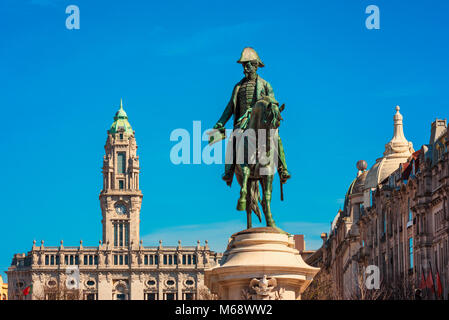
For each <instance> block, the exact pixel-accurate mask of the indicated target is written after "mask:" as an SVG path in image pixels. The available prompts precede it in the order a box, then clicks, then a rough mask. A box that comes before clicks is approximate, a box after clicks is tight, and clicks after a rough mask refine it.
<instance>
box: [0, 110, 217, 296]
mask: <svg viewBox="0 0 449 320" xmlns="http://www.w3.org/2000/svg"><path fill="white" fill-rule="evenodd" d="M107 134H108V136H107V140H106V145H105V153H106V154H105V156H104V158H103V190H102V191H101V193H100V206H101V211H102V225H103V240H102V241H100V243H99V245H98V246H95V247H90V246H89V247H87V246H83V243H82V241H81V242H80V245H79V246H75V247H68V246H67V247H66V246H64V244H63V242H62V241H61V244H60V245H59V246H56V247H47V246H44V241H42V242H41V243H40V245H36V241H34V242H33V247H32V249H31V251H29V252H28V253H27V254H16V255H14V258H13V260H12V264H11V266H10V267H9V269H8V271H7V275H8V281H9V283H10V286H9V298H10V299H34V300H38V299H87V300H96V299H99V300H111V299H112V300H127V299H132V300H144V299H145V300H190V299H196V298H198V295H199V292H200V289H201V287H202V286H203V279H204V278H203V274H204V269H205V268H208V267H211V266H213V265H215V264H216V263H218V261H219V259H220V258H221V255H220V254H217V253H215V252H212V251H211V250H210V249H209V247H208V244H207V241H206V243H205V245H200V243H199V241H198V243H197V245H196V246H186V247H184V246H182V245H181V241H179V242H178V245H177V246H174V247H167V246H163V245H162V242H161V241H160V242H159V246H157V247H146V246H143V243H142V240H140V235H139V225H140V207H141V203H142V192H141V190H140V189H139V171H140V167H139V157H138V155H137V144H136V139H135V132H134V131H133V130H132V128H131V125H130V124H129V122H128V116H127V114H126V112H125V111H124V110H123V107H122V103H120V109H119V110H118V111H117V113H116V114H115V117H114V122H113V124H112V126H111V128H110V129H109V130H108V132H107ZM31 284H32V290H30V291H31V292H30V294H28V295H24V294H23V290H24V289H25V288H26V287H28V286H30V285H31Z"/></svg>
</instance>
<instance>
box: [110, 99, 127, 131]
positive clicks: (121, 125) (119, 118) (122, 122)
mask: <svg viewBox="0 0 449 320" xmlns="http://www.w3.org/2000/svg"><path fill="white" fill-rule="evenodd" d="M119 131H121V132H127V133H132V132H133V129H132V128H131V125H130V124H129V122H128V115H127V114H126V112H125V110H123V104H122V100H121V99H120V109H119V110H118V111H117V112H116V113H115V116H114V122H113V123H112V125H111V128H110V129H109V132H110V133H112V134H114V133H117V132H119Z"/></svg>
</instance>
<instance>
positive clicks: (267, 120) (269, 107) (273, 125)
mask: <svg viewBox="0 0 449 320" xmlns="http://www.w3.org/2000/svg"><path fill="white" fill-rule="evenodd" d="M254 107H255V108H258V109H259V110H260V111H261V114H262V124H263V126H264V127H265V129H277V128H279V126H280V125H281V120H283V119H282V116H281V111H282V110H283V109H284V105H282V106H281V107H279V106H278V105H277V104H274V103H272V102H270V101H267V100H266V99H263V100H259V101H258V102H257V103H256V105H255V106H254Z"/></svg>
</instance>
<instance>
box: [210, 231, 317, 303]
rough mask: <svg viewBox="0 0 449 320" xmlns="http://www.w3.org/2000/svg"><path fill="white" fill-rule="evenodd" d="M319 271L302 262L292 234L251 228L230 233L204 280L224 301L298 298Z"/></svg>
mask: <svg viewBox="0 0 449 320" xmlns="http://www.w3.org/2000/svg"><path fill="white" fill-rule="evenodd" d="M319 270H320V269H319V268H314V267H311V266H309V265H307V264H306V263H305V262H304V261H303V259H302V257H301V256H300V255H299V251H298V250H296V249H295V248H294V240H293V236H288V235H286V234H282V233H279V231H278V230H276V229H274V228H269V227H265V228H251V229H247V230H243V231H240V232H238V233H235V234H233V235H232V236H231V238H230V239H229V244H228V247H227V249H226V251H225V253H224V254H223V258H222V260H221V263H220V265H219V266H216V267H214V268H210V269H206V270H205V275H204V282H205V284H206V286H207V287H208V288H209V289H210V291H211V292H212V293H214V294H217V295H218V297H219V299H221V300H299V299H301V294H302V293H303V292H304V290H305V289H306V288H307V287H308V286H309V284H310V282H311V281H312V279H313V277H314V276H315V274H316V273H317V272H318V271H319Z"/></svg>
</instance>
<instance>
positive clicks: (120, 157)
mask: <svg viewBox="0 0 449 320" xmlns="http://www.w3.org/2000/svg"><path fill="white" fill-rule="evenodd" d="M125 159H126V153H125V152H119V153H117V173H119V174H124V173H125Z"/></svg>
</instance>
